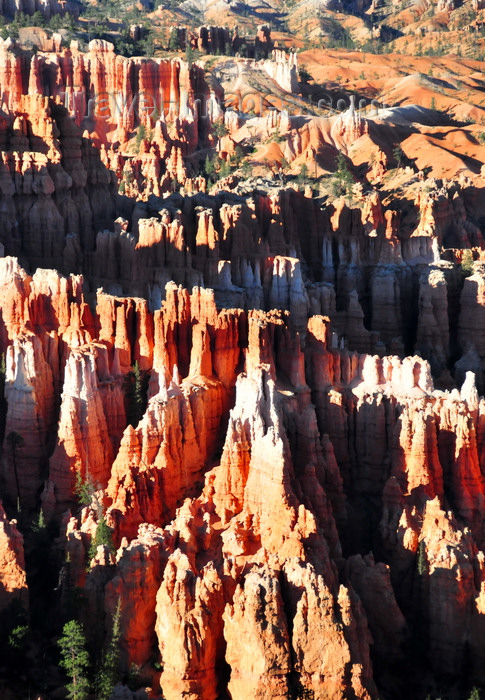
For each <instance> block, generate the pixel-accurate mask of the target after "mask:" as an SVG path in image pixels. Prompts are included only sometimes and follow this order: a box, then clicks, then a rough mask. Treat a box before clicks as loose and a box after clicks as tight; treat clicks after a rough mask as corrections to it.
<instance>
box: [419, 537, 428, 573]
mask: <svg viewBox="0 0 485 700" xmlns="http://www.w3.org/2000/svg"><path fill="white" fill-rule="evenodd" d="M425 573H426V545H425V543H424V540H421V542H420V543H419V549H418V574H419V575H420V576H423V575H424V574H425Z"/></svg>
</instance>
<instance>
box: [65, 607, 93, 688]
mask: <svg viewBox="0 0 485 700" xmlns="http://www.w3.org/2000/svg"><path fill="white" fill-rule="evenodd" d="M58 645H59V649H60V650H61V662H60V665H61V666H62V668H63V669H64V670H65V671H66V673H67V676H68V678H69V683H67V685H66V690H67V697H68V698H69V700H86V699H87V697H88V695H89V680H88V678H87V670H88V667H89V655H88V652H87V650H86V639H85V637H84V632H83V628H82V627H81V625H80V624H79V622H76V620H70V622H66V624H65V625H64V627H63V629H62V637H61V638H60V640H59V642H58Z"/></svg>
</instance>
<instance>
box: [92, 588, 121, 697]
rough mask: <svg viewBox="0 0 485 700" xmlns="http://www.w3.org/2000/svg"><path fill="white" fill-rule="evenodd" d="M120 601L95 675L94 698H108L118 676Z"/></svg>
mask: <svg viewBox="0 0 485 700" xmlns="http://www.w3.org/2000/svg"><path fill="white" fill-rule="evenodd" d="M120 621H121V601H120V600H118V605H117V607H116V612H115V614H114V617H113V625H112V628H111V639H110V640H109V643H108V645H107V647H106V649H105V651H104V653H103V657H102V659H101V665H100V667H99V671H98V673H97V675H96V700H109V698H110V697H111V693H112V692H113V688H114V687H115V685H116V683H117V682H118V680H119V676H120V637H121V624H120Z"/></svg>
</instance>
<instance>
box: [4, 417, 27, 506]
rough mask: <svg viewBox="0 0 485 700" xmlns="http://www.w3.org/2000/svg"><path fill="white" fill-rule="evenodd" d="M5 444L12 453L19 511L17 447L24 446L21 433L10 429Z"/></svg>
mask: <svg viewBox="0 0 485 700" xmlns="http://www.w3.org/2000/svg"><path fill="white" fill-rule="evenodd" d="M7 445H8V446H9V447H10V452H11V455H12V466H13V473H14V475H15V485H16V487H17V511H18V512H19V513H20V483H19V475H18V471H17V449H18V448H20V447H24V445H25V440H24V439H23V437H22V436H21V435H19V433H16V432H15V431H14V430H12V431H11V432H10V433H9V434H8V435H7Z"/></svg>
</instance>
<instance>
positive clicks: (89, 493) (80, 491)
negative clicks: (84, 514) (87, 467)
mask: <svg viewBox="0 0 485 700" xmlns="http://www.w3.org/2000/svg"><path fill="white" fill-rule="evenodd" d="M95 491H96V486H95V483H94V481H93V480H92V478H91V476H90V474H89V472H88V471H86V477H85V478H84V479H83V478H82V476H81V472H77V473H76V483H75V485H74V493H75V494H76V496H77V498H78V500H79V503H80V504H81V505H82V506H89V505H90V504H91V501H92V499H93V495H94V492H95Z"/></svg>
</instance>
